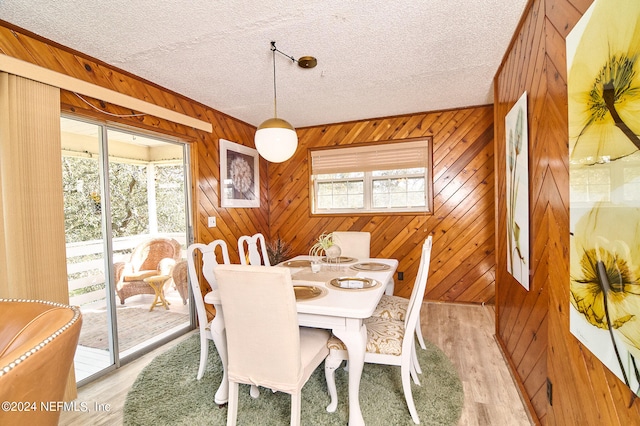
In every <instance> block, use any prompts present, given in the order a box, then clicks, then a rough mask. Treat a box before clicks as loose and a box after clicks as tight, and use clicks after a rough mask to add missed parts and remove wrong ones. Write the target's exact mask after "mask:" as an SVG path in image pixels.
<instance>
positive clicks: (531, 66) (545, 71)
mask: <svg viewBox="0 0 640 426" xmlns="http://www.w3.org/2000/svg"><path fill="white" fill-rule="evenodd" d="M591 3H592V0H532V1H531V2H530V3H529V5H528V7H527V11H526V12H525V16H524V17H523V19H522V21H521V24H520V27H519V28H518V30H517V32H516V34H515V35H514V38H513V41H512V45H511V46H510V48H509V50H508V51H507V54H506V55H505V59H504V60H503V64H502V66H501V67H500V69H499V70H498V73H497V74H496V78H495V84H494V87H495V88H496V90H495V102H496V103H495V141H496V142H495V143H496V145H495V146H496V148H495V163H496V166H495V168H496V170H497V173H496V174H495V177H496V207H497V213H496V223H497V226H496V238H497V240H496V312H497V321H496V334H497V339H498V341H499V342H500V344H501V347H502V348H503V350H504V352H505V355H506V357H507V360H508V364H509V365H510V366H511V367H512V372H513V373H514V376H515V378H516V381H517V382H518V385H519V388H520V389H521V390H522V391H523V393H524V397H525V399H526V402H527V406H528V407H530V408H531V410H532V416H533V418H534V420H535V421H536V423H540V424H549V425H568V424H590V425H591V424H593V425H600V424H606V425H627V424H635V423H637V422H638V419H639V418H640V416H639V411H640V403H639V401H638V400H636V401H635V402H634V403H633V405H632V406H631V407H628V404H629V402H630V396H631V391H630V390H629V389H628V388H627V387H626V386H625V385H624V384H623V383H622V382H621V381H620V380H619V379H618V378H617V377H616V376H615V375H613V374H612V373H611V372H610V371H609V370H608V369H607V368H606V367H605V366H604V365H603V364H602V363H601V362H600V361H599V360H598V359H597V358H595V357H594V356H593V355H592V354H591V353H590V352H589V351H588V350H586V349H585V348H584V347H583V346H582V345H581V344H580V343H579V342H578V341H577V339H576V338H575V337H573V335H572V334H571V332H570V331H569V249H568V247H569V164H568V145H567V140H568V131H567V125H568V123H567V87H566V78H567V71H566V52H565V50H566V48H565V37H566V35H567V34H568V33H569V32H570V31H571V29H572V28H573V26H574V25H575V23H576V22H577V20H578V19H579V18H580V17H581V16H582V14H583V13H584V12H585V11H586V10H587V8H588V7H589V5H590V4H591ZM529 46H539V47H538V48H535V49H528V47H529ZM523 53H524V54H523ZM523 75H527V78H526V79H523V78H522V76H523ZM525 90H526V91H527V93H528V99H529V111H528V112H529V117H528V124H529V147H530V149H529V164H530V167H529V170H530V175H531V178H530V182H529V191H530V212H531V213H530V231H531V232H530V236H531V245H530V248H531V265H532V266H531V267H532V271H531V274H532V275H531V290H530V291H529V292H525V291H524V290H523V289H522V287H521V286H520V285H519V284H518V283H517V282H515V280H514V279H513V278H512V277H511V276H510V275H509V274H507V273H506V253H505V249H506V247H505V244H504V240H505V239H506V231H505V216H506V215H505V212H504V207H503V206H502V205H501V204H499V199H500V197H504V191H505V185H504V175H505V174H506V173H505V172H504V170H505V169H504V162H505V153H504V147H502V146H501V144H502V142H501V141H503V140H504V116H505V115H506V114H507V113H508V111H509V109H510V108H511V106H512V105H513V103H514V102H515V100H516V99H517V98H518V97H519V95H520V94H521V93H522V92H523V91H525ZM547 377H548V378H549V379H550V380H551V382H552V384H553V404H549V403H548V401H547V397H546V380H547Z"/></svg>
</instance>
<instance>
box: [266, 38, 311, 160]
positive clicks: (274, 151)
mask: <svg viewBox="0 0 640 426" xmlns="http://www.w3.org/2000/svg"><path fill="white" fill-rule="evenodd" d="M276 52H278V53H280V54H282V55H284V56H286V57H287V58H289V59H291V60H292V61H293V62H297V63H298V66H299V67H300V68H313V67H315V66H316V65H317V64H318V61H317V60H316V58H314V57H313V56H303V57H301V58H300V59H298V60H296V59H295V58H294V57H293V56H289V55H286V54H284V53H282V52H281V51H279V50H278V49H277V48H276V42H275V41H272V42H271V53H272V60H273V118H270V119H268V120H266V121H264V122H263V123H262V124H260V126H258V130H257V131H256V136H255V143H256V149H257V150H258V153H259V154H260V155H261V156H262V157H263V158H264V159H266V160H267V161H270V162H272V163H282V162H283V161H286V160H288V159H289V158H291V157H292V156H293V154H294V153H295V152H296V148H297V147H298V135H297V134H296V129H294V128H293V126H292V125H291V124H289V122H287V121H286V120H283V119H281V118H278V102H277V99H278V98H277V94H276V93H277V92H276Z"/></svg>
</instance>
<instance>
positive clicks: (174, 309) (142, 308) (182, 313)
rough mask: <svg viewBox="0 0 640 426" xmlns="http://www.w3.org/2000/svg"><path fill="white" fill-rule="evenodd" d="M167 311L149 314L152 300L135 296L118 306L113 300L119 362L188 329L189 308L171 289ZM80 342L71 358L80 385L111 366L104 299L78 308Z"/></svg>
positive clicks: (160, 308) (156, 310)
mask: <svg viewBox="0 0 640 426" xmlns="http://www.w3.org/2000/svg"><path fill="white" fill-rule="evenodd" d="M165 298H166V300H167V301H168V302H169V303H170V305H169V310H166V309H165V308H164V307H162V306H158V307H155V308H154V309H153V310H152V311H149V308H150V307H151V303H152V302H153V299H154V296H153V295H150V294H142V295H136V296H132V297H130V298H128V299H127V300H126V301H125V304H124V305H121V304H120V302H119V301H118V299H117V298H116V303H117V307H116V315H117V321H118V342H119V350H120V358H121V359H122V358H125V357H127V356H128V355H130V354H132V353H134V352H137V351H139V350H141V349H143V348H144V347H146V346H149V345H153V344H154V343H155V342H157V341H159V340H162V339H164V338H165V337H166V336H168V335H171V334H173V333H175V332H176V331H178V330H180V329H185V328H187V327H189V323H190V322H189V321H190V317H189V305H188V304H187V305H185V304H183V302H182V299H181V297H180V295H179V294H178V292H177V291H176V290H175V289H174V288H170V287H168V288H167V289H165ZM80 309H81V311H82V314H83V324H82V331H81V333H80V341H79V343H78V348H77V350H76V355H75V358H74V361H75V363H74V365H75V374H76V381H78V382H80V381H82V380H85V379H86V378H88V377H90V376H92V375H94V374H96V373H97V372H99V371H101V370H103V369H105V368H107V367H109V366H110V365H111V364H112V361H111V356H110V353H109V351H108V337H107V336H108V330H107V314H106V305H105V301H104V299H103V300H102V301H98V302H95V303H92V304H89V305H84V306H81V308H80Z"/></svg>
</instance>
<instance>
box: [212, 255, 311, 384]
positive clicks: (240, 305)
mask: <svg viewBox="0 0 640 426" xmlns="http://www.w3.org/2000/svg"><path fill="white" fill-rule="evenodd" d="M214 273H215V275H216V280H217V281H218V290H219V294H220V300H221V303H222V309H223V311H224V322H225V327H226V335H227V353H228V357H229V362H228V369H227V371H228V373H229V379H230V380H232V381H234V382H238V383H251V384H258V385H262V386H265V387H268V388H270V389H273V390H274V391H281V392H287V393H292V392H295V391H296V389H299V387H300V386H301V381H303V371H302V365H301V357H300V328H299V326H298V314H297V311H296V300H295V295H294V291H293V284H292V282H291V272H290V271H289V269H288V268H272V267H267V266H253V265H220V266H219V267H217V268H216V269H215V271H214Z"/></svg>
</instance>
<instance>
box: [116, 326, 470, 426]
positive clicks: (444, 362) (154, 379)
mask: <svg viewBox="0 0 640 426" xmlns="http://www.w3.org/2000/svg"><path fill="white" fill-rule="evenodd" d="M426 343H427V350H422V349H420V348H418V359H419V360H420V366H421V367H422V374H421V375H420V381H421V383H422V386H417V385H414V384H413V383H412V392H413V398H414V401H415V403H416V408H417V411H418V415H419V416H420V423H421V424H425V425H455V424H457V423H458V420H459V418H460V414H461V411H462V404H463V397H464V395H463V391H462V385H461V383H460V380H459V378H458V375H457V372H456V370H455V368H454V367H453V365H452V364H451V362H450V361H449V360H448V359H447V357H446V356H445V355H444V353H443V352H442V351H441V350H440V349H438V348H437V347H436V346H435V345H433V344H431V343H430V342H426ZM256 356H260V354H256ZM199 359H200V342H199V335H198V334H194V335H193V336H191V337H189V338H188V339H187V340H185V341H184V342H182V343H180V344H178V345H177V346H175V347H174V348H172V349H170V350H168V351H167V352H165V353H163V354H161V355H158V356H157V357H156V358H155V359H154V360H153V361H152V362H151V363H150V364H149V365H148V366H147V367H145V369H144V370H143V371H142V372H141V373H140V375H139V376H138V377H137V379H136V381H135V382H134V384H133V386H132V388H131V390H130V391H129V393H128V394H127V398H126V401H125V404H124V425H127V426H133V425H150V424H154V425H190V426H191V425H193V426H200V425H224V424H226V418H227V406H226V405H225V406H222V407H218V405H217V404H216V403H215V402H214V400H213V397H214V393H215V391H216V389H217V388H218V385H219V384H220V380H221V377H222V368H221V364H220V358H219V357H218V353H217V351H216V350H215V346H214V345H213V343H212V342H209V359H208V364H207V370H206V372H205V375H204V377H203V378H202V379H201V380H199V381H198V380H196V374H197V372H198V364H199ZM347 380H348V377H347V373H346V372H345V371H344V370H343V369H342V368H340V369H338V370H336V386H337V389H338V398H339V403H338V409H337V410H336V412H334V413H328V412H327V411H326V406H327V405H328V404H329V395H328V393H327V385H326V381H325V377H324V368H323V364H321V365H320V367H319V368H318V369H316V371H315V372H314V373H313V375H312V376H311V378H310V379H309V381H308V382H307V383H306V384H305V386H304V387H303V388H302V422H301V424H302V425H313V426H316V425H346V424H347V423H348V400H347ZM260 390H261V392H260V396H259V397H258V398H257V399H253V398H251V397H250V396H249V386H248V385H240V392H239V393H240V396H239V402H238V404H239V405H238V423H237V424H238V425H251V426H254V425H261V426H262V425H288V424H289V420H290V407H291V399H290V396H289V395H288V394H284V393H281V392H277V393H273V392H271V391H270V390H268V389H264V388H260ZM360 404H361V407H362V412H363V417H364V420H365V422H366V424H367V425H385V426H387V425H412V424H413V422H412V421H411V416H410V415H409V410H408V409H407V406H406V401H405V399H404V394H403V392H402V380H401V378H400V367H391V366H382V365H374V364H365V366H364V370H363V372H362V379H361V384H360Z"/></svg>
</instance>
